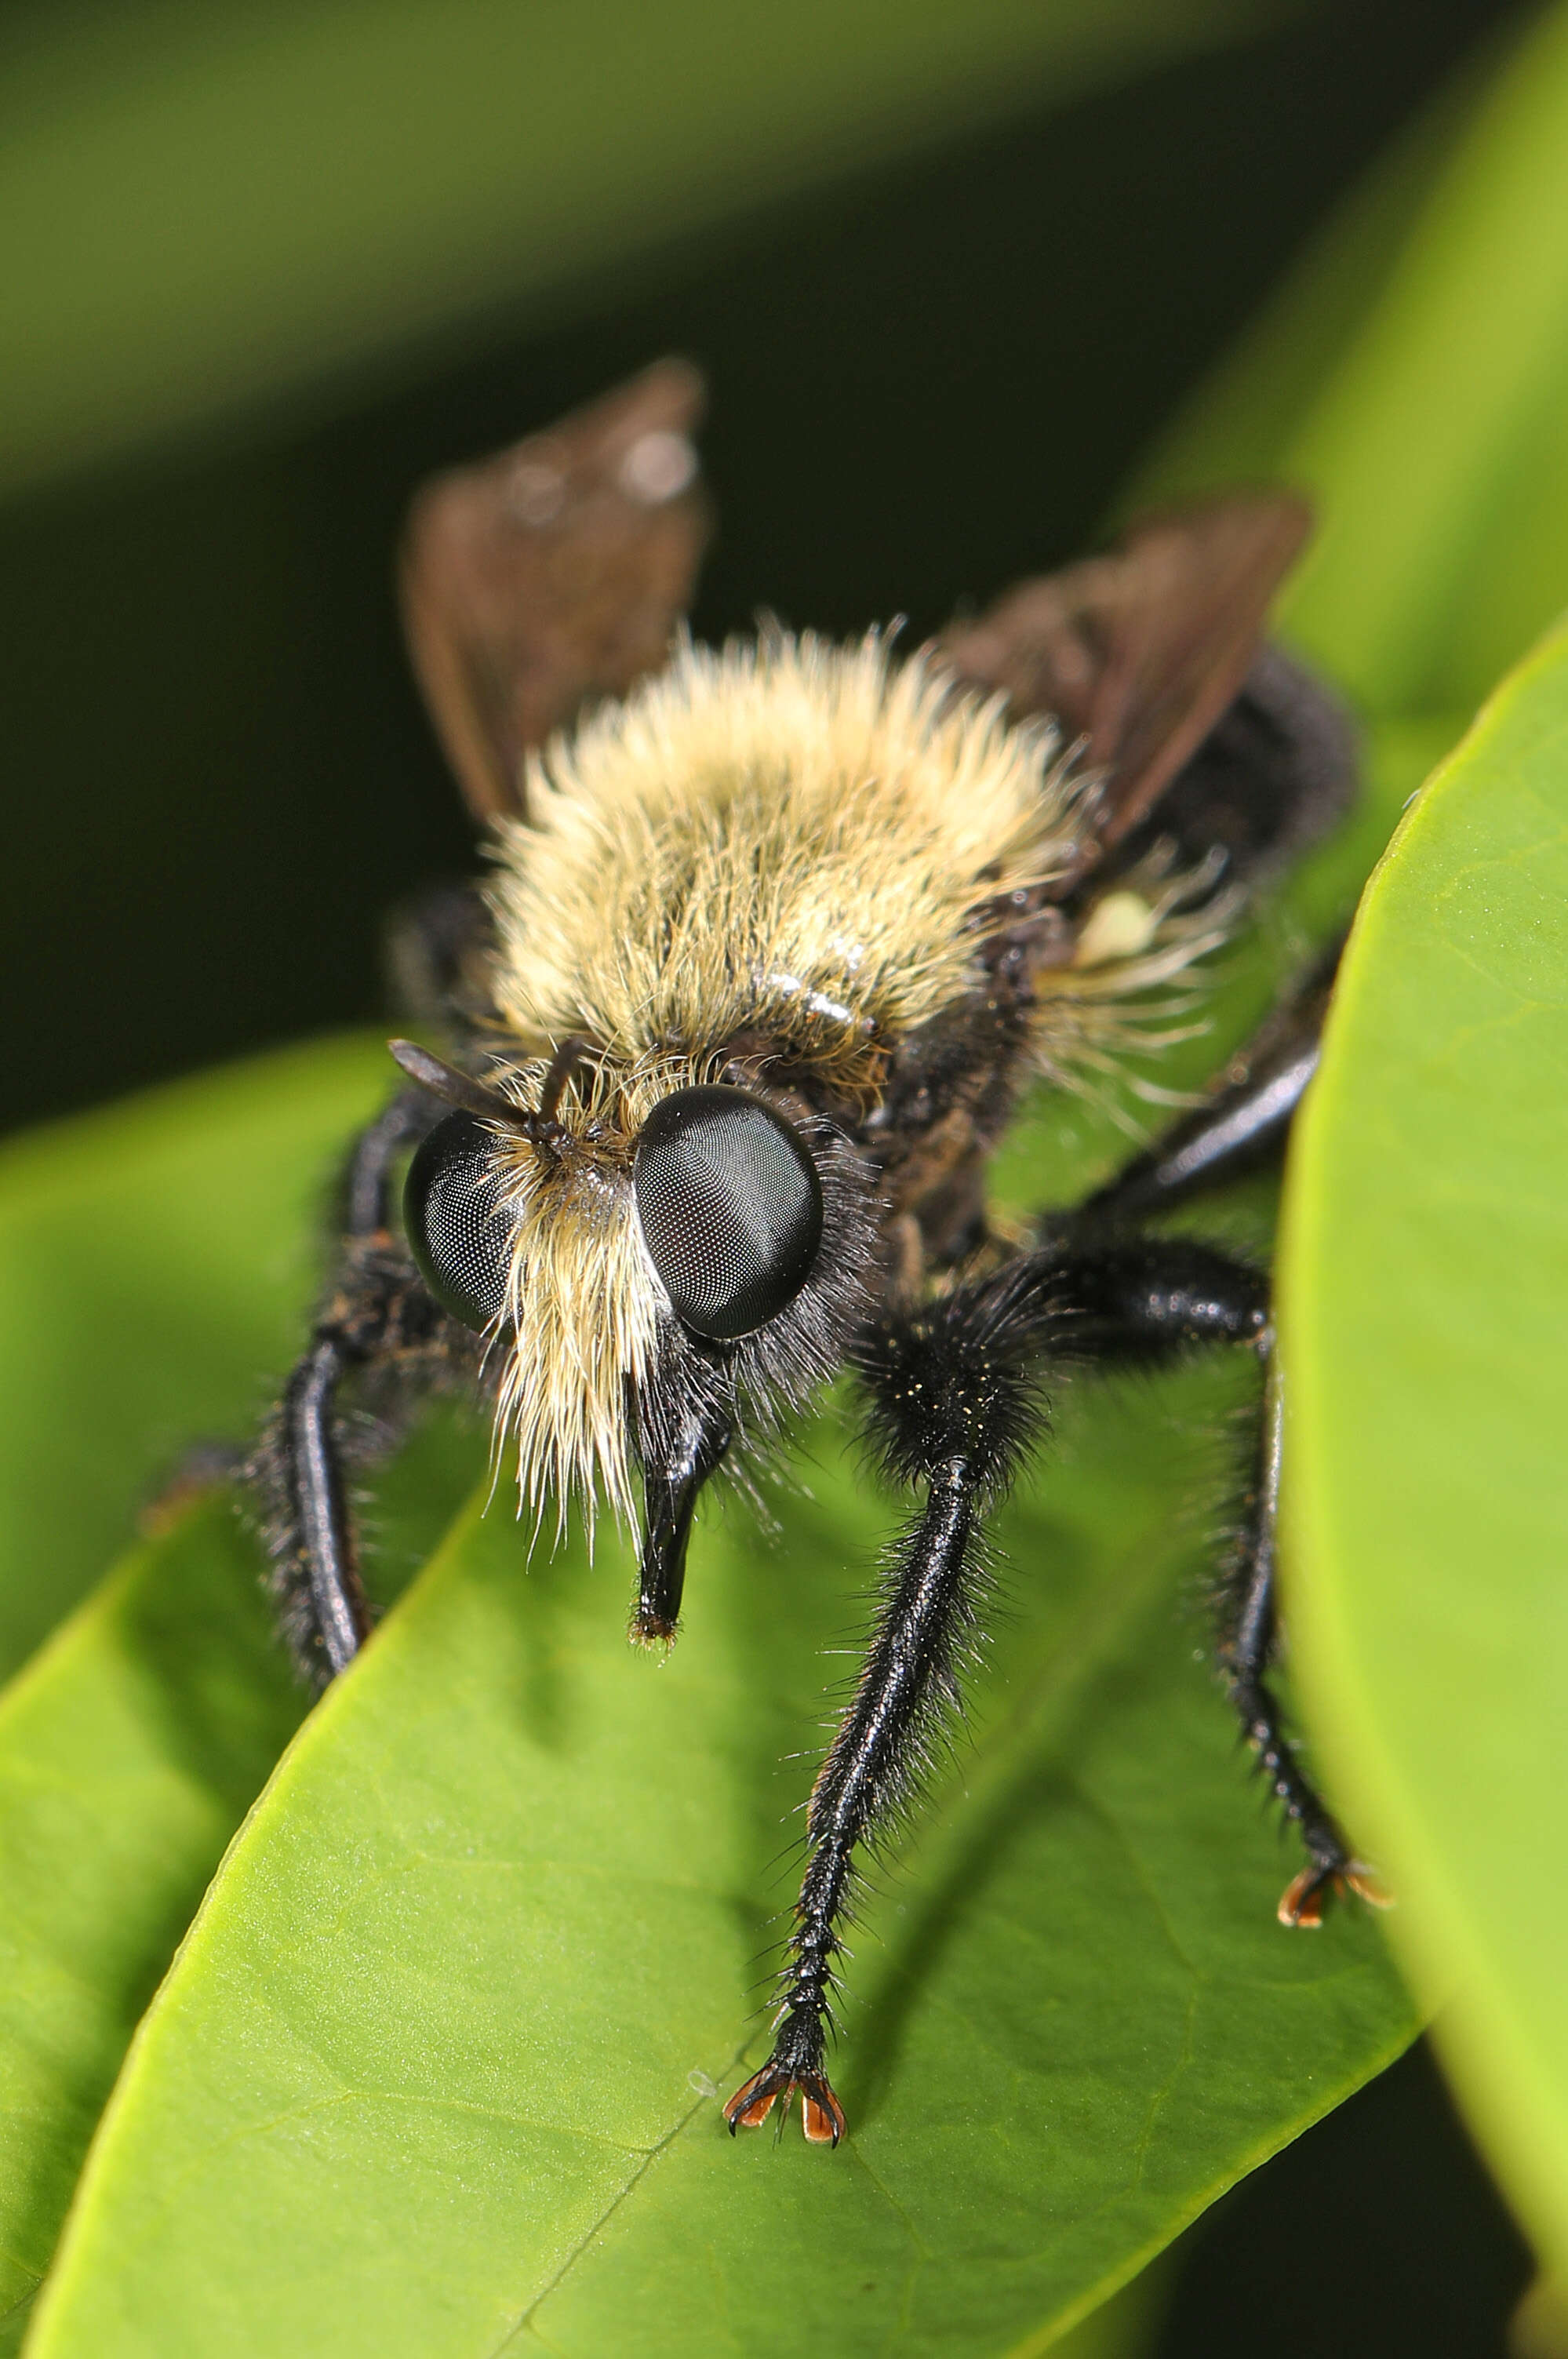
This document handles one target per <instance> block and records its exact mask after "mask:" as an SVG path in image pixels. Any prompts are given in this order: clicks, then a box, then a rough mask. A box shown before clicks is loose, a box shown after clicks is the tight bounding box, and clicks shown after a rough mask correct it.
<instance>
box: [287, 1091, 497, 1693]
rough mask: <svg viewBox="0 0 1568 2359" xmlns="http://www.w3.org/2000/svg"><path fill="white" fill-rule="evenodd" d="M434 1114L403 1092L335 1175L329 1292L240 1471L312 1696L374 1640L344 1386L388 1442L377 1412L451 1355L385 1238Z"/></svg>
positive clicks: (448, 1325) (435, 1316) (437, 1322)
mask: <svg viewBox="0 0 1568 2359" xmlns="http://www.w3.org/2000/svg"><path fill="white" fill-rule="evenodd" d="M440 1112H441V1108H440V1107H439V1106H438V1105H435V1104H433V1103H432V1101H431V1100H430V1098H429V1097H428V1096H426V1094H425V1093H424V1092H423V1091H419V1090H405V1091H401V1092H399V1093H398V1094H397V1097H395V1098H394V1099H393V1100H392V1102H391V1103H390V1104H389V1105H388V1106H387V1108H386V1109H385V1111H384V1112H383V1113H382V1114H379V1115H377V1117H376V1120H375V1121H374V1122H373V1123H371V1124H370V1125H368V1126H367V1127H366V1129H365V1131H364V1132H362V1134H361V1135H360V1136H359V1138H358V1139H357V1140H356V1142H355V1144H354V1148H353V1150H352V1152H351V1154H350V1156H349V1158H348V1162H347V1165H346V1167H345V1169H344V1173H343V1186H342V1201H343V1215H344V1235H343V1245H342V1248H341V1254H340V1259H339V1264H338V1267H337V1270H336V1272H335V1274H334V1277H333V1281H332V1288H331V1289H330V1291H329V1294H328V1297H327V1299H326V1301H325V1303H324V1305H323V1307H322V1309H321V1312H320V1314H319V1315H318V1317H317V1320H316V1322H315V1325H314V1327H313V1329H312V1332H311V1336H310V1343H309V1344H308V1345H307V1347H306V1350H305V1352H304V1353H303V1355H302V1356H301V1358H300V1359H299V1362H298V1364H296V1366H295V1368H294V1370H293V1372H292V1374H291V1375H290V1376H289V1382H288V1384H287V1386H285V1388H284V1393H283V1397H282V1399H281V1401H280V1402H279V1403H278V1408H277V1409H276V1410H275V1411H274V1413H273V1415H272V1417H271V1418H270V1419H269V1420H268V1421H267V1426H266V1427H265V1429H264V1430H263V1432H262V1435H261V1439H260V1440H259V1442H258V1444H257V1447H256V1451H254V1452H253V1454H252V1456H251V1459H250V1461H249V1463H248V1466H247V1469H246V1473H247V1474H248V1477H249V1479H250V1481H251V1483H252V1484H253V1486H254V1488H255V1490H256V1493H257V1494H258V1495H259V1498H260V1502H261V1508H262V1517H261V1521H262V1530H263V1534H264V1537H265V1539H266V1542H267V1550H268V1553H269V1555H270V1556H271V1559H272V1564H273V1574H272V1580H273V1588H274V1591H275V1593H276V1594H277V1596H278V1605H279V1619H280V1622H281V1624H282V1627H283V1632H284V1636H286V1637H287V1639H288V1641H289V1646H290V1648H291V1649H292V1651H293V1653H294V1656H295V1658H296V1660H297V1661H298V1662H299V1666H300V1668H301V1669H302V1670H303V1671H304V1672H305V1674H306V1675H307V1677H309V1678H310V1679H312V1680H315V1681H316V1682H317V1683H318V1684H324V1683H325V1682H326V1680H329V1679H331V1678H332V1677H334V1676H335V1675H336V1673H337V1672H339V1671H341V1670H342V1669H343V1668H344V1666H345V1665H346V1664H347V1663H348V1662H350V1661H351V1660H352V1659H353V1658H354V1655H355V1653H356V1652H357V1651H358V1648H359V1647H360V1645H361V1643H362V1642H363V1640H364V1639H365V1637H366V1636H368V1635H369V1630H370V1610H369V1605H368V1602H367V1600H366V1598H365V1589H364V1585H363V1582H361V1579H360V1574H359V1566H358V1559H357V1551H356V1549H355V1544H354V1519H353V1515H352V1512H351V1509H350V1505H349V1499H348V1493H347V1486H346V1483H345V1480H344V1467H343V1460H344V1445H345V1427H344V1419H343V1409H342V1403H341V1394H342V1392H343V1386H344V1385H345V1382H347V1381H348V1380H349V1379H351V1378H352V1379H354V1381H355V1383H356V1385H357V1386H360V1387H361V1388H363V1389H365V1390H367V1391H368V1392H369V1393H370V1394H371V1395H373V1396H374V1397H375V1406H376V1409H377V1410H379V1411H380V1412H381V1413H382V1418H383V1421H382V1423H381V1425H380V1428H379V1430H378V1434H377V1438H378V1439H380V1440H382V1441H383V1443H384V1444H389V1442H390V1440H391V1439H392V1434H393V1430H394V1429H393V1428H392V1426H391V1425H390V1424H389V1423H387V1421H386V1419H387V1414H388V1413H389V1412H392V1411H394V1410H395V1409H397V1408H402V1407H403V1406H404V1405H405V1404H406V1402H407V1401H408V1399H410V1398H412V1397H415V1396H417V1395H418V1394H419V1392H420V1391H422V1390H424V1389H426V1388H428V1386H430V1384H432V1383H433V1382H434V1381H435V1380H436V1379H437V1378H438V1376H439V1375H441V1373H442V1371H443V1370H444V1368H445V1366H446V1365H447V1364H448V1362H449V1359H450V1357H451V1354H452V1350H453V1348H454V1343H455V1338H456V1334H457V1331H456V1330H455V1328H454V1325H453V1322H452V1321H450V1320H449V1319H448V1318H447V1317H446V1314H445V1313H444V1312H443V1311H442V1310H440V1308H439V1307H438V1306H437V1304H436V1303H435V1302H434V1301H433V1300H432V1299H431V1298H430V1295H429V1294H428V1293H427V1292H426V1290H425V1288H424V1287H423V1285H422V1284H421V1282H420V1280H419V1275H418V1273H417V1271H416V1270H415V1268H414V1266H413V1263H412V1262H411V1260H410V1259H409V1257H408V1253H407V1251H406V1249H405V1247H404V1246H403V1245H402V1243H401V1241H400V1239H397V1238H396V1237H395V1236H394V1234H393V1230H392V1202H391V1190H392V1176H393V1172H394V1169H395V1167H396V1163H397V1158H398V1156H399V1155H400V1154H401V1152H402V1151H403V1150H404V1148H406V1147H408V1146H409V1145H411V1144H412V1142H413V1141H414V1140H415V1139H416V1138H418V1137H419V1136H421V1134H422V1133H423V1132H424V1131H425V1130H426V1129H428V1128H429V1126H430V1123H431V1121H432V1120H433V1119H435V1118H436V1117H437V1116H438V1115H439V1114H440ZM371 1430H372V1431H373V1432H376V1431H377V1429H376V1427H375V1426H374V1424H373V1426H372V1428H371Z"/></svg>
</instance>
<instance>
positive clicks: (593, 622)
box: [399, 360, 710, 820]
mask: <svg viewBox="0 0 1568 2359" xmlns="http://www.w3.org/2000/svg"><path fill="white" fill-rule="evenodd" d="M702 409H703V387H702V378H701V376H700V375H698V372H697V371H696V370H695V369H694V368H692V367H691V364H690V363H688V362H686V361H680V360H663V361H656V362H655V364H654V365H653V366H652V367H651V368H649V369H646V370H644V372H643V374H642V375H640V376H637V377H634V378H633V379H632V380H631V382H630V383H629V384H628V385H624V386H618V387H617V388H616V390H615V392H614V393H610V394H606V395H605V396H604V398H603V399H602V400H600V401H595V402H593V403H591V404H590V405H589V407H588V408H584V409H576V410H573V411H572V413H571V415H570V416H569V417H566V418H563V419H561V422H560V424H559V425H556V426H551V427H547V428H546V429H545V430H544V432H543V433H540V434H530V435H529V436H528V439H527V440H526V441H522V442H517V443H514V444H513V446H512V448H511V449H510V450H508V451H500V452H499V453H498V454H497V455H496V456H495V458H493V459H486V460H484V461H482V462H480V464H479V465H477V466H474V467H463V468H459V469H457V470H456V471H455V472H454V473H451V474H446V475H438V476H437V477H436V478H435V480H434V481H433V482H432V483H430V484H427V485H426V486H425V488H424V489H423V490H422V491H421V492H420V493H419V495H417V497H416V498H415V500H414V503H413V506H412V508H411V509H410V511H409V515H408V530H407V534H406V537H405V539H404V544H403V550H402V557H401V562H400V569H399V571H400V584H401V589H402V597H403V621H404V627H405V629H406V630H407V632H408V647H409V651H410V653H411V655H412V658H413V663H414V669H415V672H416V673H417V675H418V677H419V685H420V687H421V688H422V689H423V690H424V692H425V700H426V702H427V703H428V704H429V706H430V715H431V718H432V720H433V721H434V723H435V726H436V732H437V734H438V735H439V736H440V738H441V743H442V745H444V747H445V749H446V753H447V756H448V758H449V760H450V761H451V763H452V768H453V770H454V771H455V772H456V774H457V777H458V782H459V784H460V785H461V787H462V788H463V794H464V797H465V798H466V799H467V801H468V804H469V807H470V809H471V810H473V811H474V815H475V817H476V818H478V819H482V820H492V819H496V818H499V817H501V816H503V815H504V814H506V813H511V814H514V815H516V814H517V813H519V812H520V811H521V810H522V809H523V772H522V757H523V756H524V754H525V753H526V752H527V751H528V747H530V746H532V745H540V744H541V743H542V742H543V740H544V739H545V738H546V737H548V736H549V735H550V732H551V730H552V729H556V728H559V727H560V726H561V723H563V722H565V721H568V720H570V719H571V717H572V714H573V712H576V710H577V708H578V707H579V705H581V704H582V703H583V701H584V700H585V699H586V698H589V697H593V696H604V695H619V694H623V693H624V692H625V690H627V689H628V688H630V687H631V686H632V684H633V683H634V681H636V680H637V679H639V678H641V676H642V675H643V674H644V673H645V672H648V671H653V670H656V669H658V668H659V665H660V664H662V663H663V661H664V659H665V658H666V656H667V654H668V653H669V648H670V636H671V635H672V633H673V631H674V629H675V625H676V624H677V622H678V621H679V620H680V618H681V615H682V614H685V612H686V611H687V608H688V607H689V605H690V604H691V591H692V585H693V583H694V582H695V580H696V576H697V568H698V565H699V563H700V561H701V559H702V551H703V549H704V547H705V546H706V543H707V539H708V534H709V530H710V516H709V508H708V503H707V500H706V498H705V497H704V495H703V493H702V489H701V487H700V485H699V484H698V480H697V478H698V464H697V454H696V451H695V450H694V448H693V447H692V443H691V434H692V432H693V431H694V429H695V428H696V427H697V426H698V425H699V424H700V422H701V419H702Z"/></svg>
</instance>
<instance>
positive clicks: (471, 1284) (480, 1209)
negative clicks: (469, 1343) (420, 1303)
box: [403, 1114, 513, 1331]
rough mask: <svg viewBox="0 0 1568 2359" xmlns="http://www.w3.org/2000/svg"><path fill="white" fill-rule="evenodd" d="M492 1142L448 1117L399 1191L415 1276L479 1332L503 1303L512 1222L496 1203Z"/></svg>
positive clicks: (468, 1120) (470, 1121)
mask: <svg viewBox="0 0 1568 2359" xmlns="http://www.w3.org/2000/svg"><path fill="white" fill-rule="evenodd" d="M494 1148H495V1138H494V1136H492V1134H491V1133H490V1132H489V1131H488V1130H486V1129H485V1125H484V1124H483V1123H482V1122H476V1121H475V1120H474V1116H473V1115H472V1114H448V1115H447V1116H446V1117H445V1119H444V1120H443V1121H441V1122H438V1123H437V1125H436V1126H435V1128H434V1129H433V1130H432V1131H430V1133H429V1134H428V1135H427V1136H425V1137H424V1138H423V1139H422V1140H421V1141H420V1143H419V1147H418V1149H417V1151H416V1153H415V1156H414V1159H413V1161H412V1162H411V1163H410V1164H409V1166H408V1180H407V1181H406V1182H405V1184H404V1188H403V1224H404V1226H405V1228H406V1229H407V1230H408V1244H409V1247H410V1249H411V1250H412V1253H413V1256H414V1259H415V1260H416V1261H417V1262H418V1264H419V1275H420V1276H421V1277H423V1279H424V1281H425V1284H426V1285H427V1286H428V1287H429V1288H430V1292H431V1293H432V1294H433V1295H434V1296H435V1299H436V1300H437V1301H438V1302H439V1303H440V1304H441V1309H442V1310H450V1311H451V1313H452V1317H453V1318H454V1319H461V1320H462V1321H463V1325H464V1326H465V1327H473V1328H475V1329H478V1330H480V1331H483V1330H484V1329H485V1328H486V1327H488V1326H489V1324H490V1322H491V1321H492V1320H493V1319H494V1318H495V1316H496V1315H497V1313H498V1312H500V1311H501V1310H505V1308H506V1277H507V1272H508V1269H509V1267H510V1264H511V1249H512V1225H513V1216H512V1214H511V1213H510V1212H508V1211H507V1210H506V1206H505V1205H504V1204H503V1203H502V1202H501V1200H500V1190H499V1187H498V1185H497V1183H496V1180H495V1170H494V1167H493V1151H494Z"/></svg>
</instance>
